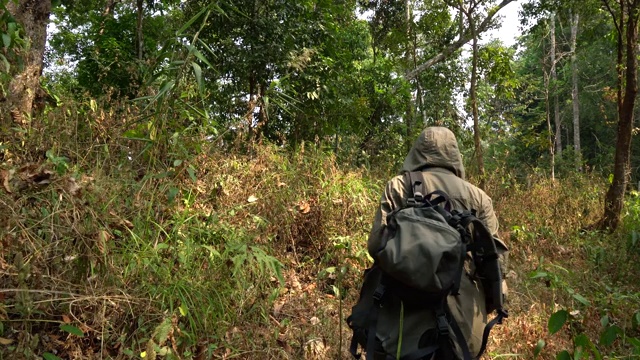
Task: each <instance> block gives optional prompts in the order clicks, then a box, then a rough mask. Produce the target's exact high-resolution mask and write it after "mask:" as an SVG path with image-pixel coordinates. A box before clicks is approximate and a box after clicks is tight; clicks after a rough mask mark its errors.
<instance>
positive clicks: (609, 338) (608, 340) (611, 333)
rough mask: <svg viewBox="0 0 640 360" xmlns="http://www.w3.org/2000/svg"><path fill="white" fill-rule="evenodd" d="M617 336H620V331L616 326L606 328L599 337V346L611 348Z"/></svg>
mask: <svg viewBox="0 0 640 360" xmlns="http://www.w3.org/2000/svg"><path fill="white" fill-rule="evenodd" d="M619 334H622V329H620V327H619V326H617V325H612V326H609V327H608V328H606V329H605V330H604V331H603V332H602V334H601V335H600V344H601V345H604V346H611V345H612V344H613V342H614V341H616V338H617V337H618V335H619Z"/></svg>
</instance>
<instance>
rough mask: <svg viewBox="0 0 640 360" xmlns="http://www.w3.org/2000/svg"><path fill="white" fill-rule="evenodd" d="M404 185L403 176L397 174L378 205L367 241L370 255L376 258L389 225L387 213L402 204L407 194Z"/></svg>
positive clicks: (387, 186)
mask: <svg viewBox="0 0 640 360" xmlns="http://www.w3.org/2000/svg"><path fill="white" fill-rule="evenodd" d="M404 186H405V184H404V180H403V177H402V176H396V177H394V178H393V179H391V180H390V181H389V182H388V183H387V185H386V186H385V189H384V193H383V194H382V197H381V198H380V206H378V209H377V210H376V215H375V218H374V219H373V226H372V227H371V232H370V233H369V240H368V241H367V249H368V251H369V255H371V257H372V258H373V259H374V260H375V258H376V257H375V254H376V253H377V252H378V250H379V249H380V247H381V246H382V237H383V234H384V231H385V229H386V227H387V215H388V214H389V213H390V212H392V211H393V210H394V209H396V208H398V207H400V206H402V202H403V199H404V194H405V189H404Z"/></svg>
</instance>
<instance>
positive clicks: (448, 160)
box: [402, 127, 464, 179]
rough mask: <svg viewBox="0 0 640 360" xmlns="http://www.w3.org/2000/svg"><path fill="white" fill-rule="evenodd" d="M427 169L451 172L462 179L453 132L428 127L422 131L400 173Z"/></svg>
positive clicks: (458, 152) (459, 158)
mask: <svg viewBox="0 0 640 360" xmlns="http://www.w3.org/2000/svg"><path fill="white" fill-rule="evenodd" d="M429 167H439V168H445V169H448V170H451V171H452V172H453V173H454V174H456V175H457V176H458V177H459V178H461V179H464V166H463V165H462V156H461V155H460V150H458V141H457V140H456V136H455V135H454V134H453V132H451V130H449V129H447V128H445V127H428V128H425V129H424V130H423V131H422V133H421V134H420V136H419V137H418V139H417V140H416V142H415V143H414V144H413V147H412V148H411V150H410V151H409V154H408V155H407V158H406V159H405V160H404V165H402V172H403V173H405V172H410V171H418V170H424V169H425V168H429Z"/></svg>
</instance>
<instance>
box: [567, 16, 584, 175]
mask: <svg viewBox="0 0 640 360" xmlns="http://www.w3.org/2000/svg"><path fill="white" fill-rule="evenodd" d="M579 21H580V15H579V14H578V12H577V11H573V12H572V13H571V40H570V44H571V84H572V87H571V104H572V106H573V151H574V156H575V163H576V169H577V170H580V169H581V168H582V156H581V155H580V153H581V151H580V99H579V96H578V60H577V56H576V43H577V39H578V23H579Z"/></svg>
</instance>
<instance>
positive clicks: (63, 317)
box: [62, 315, 71, 324]
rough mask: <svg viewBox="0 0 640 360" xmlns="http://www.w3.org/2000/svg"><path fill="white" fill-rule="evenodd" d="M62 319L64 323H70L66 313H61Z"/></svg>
mask: <svg viewBox="0 0 640 360" xmlns="http://www.w3.org/2000/svg"><path fill="white" fill-rule="evenodd" d="M62 321H63V322H64V323H65V324H70V323H71V319H69V317H68V316H67V315H62Z"/></svg>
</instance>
